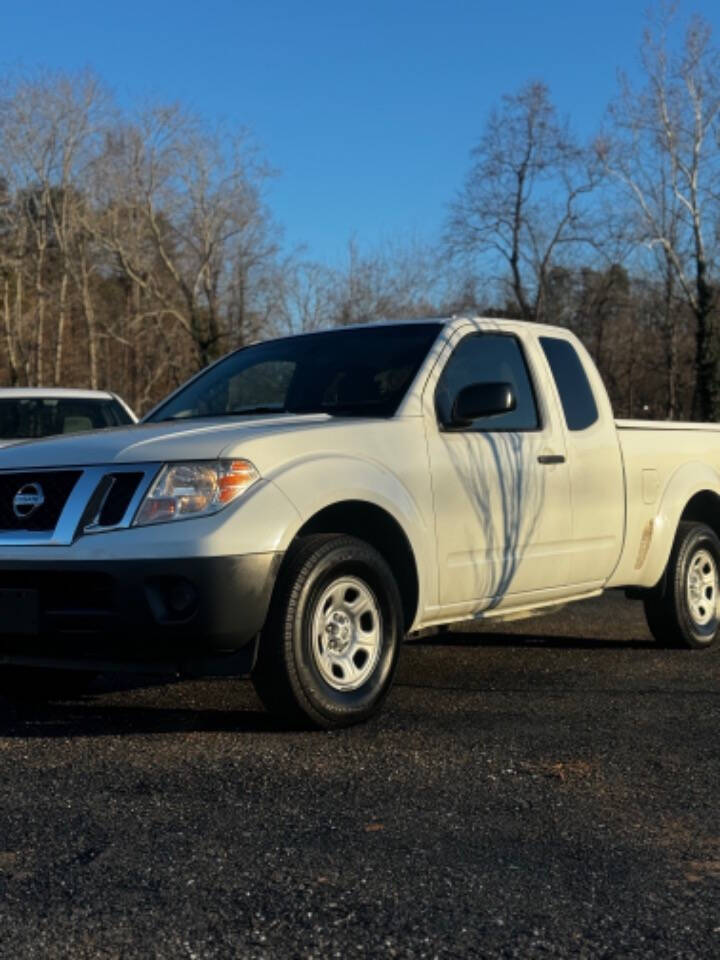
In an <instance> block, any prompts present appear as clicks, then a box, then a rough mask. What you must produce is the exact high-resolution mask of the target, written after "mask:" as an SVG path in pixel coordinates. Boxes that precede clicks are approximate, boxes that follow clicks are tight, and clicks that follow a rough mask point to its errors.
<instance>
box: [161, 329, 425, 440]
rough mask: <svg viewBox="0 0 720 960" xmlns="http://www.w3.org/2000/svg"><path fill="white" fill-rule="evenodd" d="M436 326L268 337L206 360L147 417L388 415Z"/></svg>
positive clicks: (181, 418)
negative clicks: (192, 377)
mask: <svg viewBox="0 0 720 960" xmlns="http://www.w3.org/2000/svg"><path fill="white" fill-rule="evenodd" d="M440 329H441V324H439V323H408V324H397V325H395V326H386V327H385V326H376V327H353V328H349V329H344V330H342V329H341V330H333V331H330V332H327V333H315V334H310V335H307V336H298V337H285V338H283V339H279V340H268V341H266V342H265V343H259V344H255V345H254V346H251V347H246V348H244V349H242V350H238V351H237V352H235V353H232V354H230V355H229V356H227V357H225V358H224V359H223V360H220V361H219V362H218V363H216V364H215V365H214V366H212V367H209V368H208V369H207V370H206V371H205V372H204V373H202V374H200V376H199V377H197V378H196V379H195V380H191V381H190V383H189V384H188V385H187V386H186V387H185V388H183V389H181V390H180V391H179V392H178V393H176V394H175V395H174V396H172V397H171V398H170V399H169V400H168V401H167V403H164V404H163V405H162V406H161V407H159V408H158V409H157V410H155V412H154V413H152V414H151V415H150V416H149V417H148V418H147V419H148V421H151V422H152V421H158V420H184V419H188V418H193V417H224V416H242V415H251V414H273V413H276V414H280V413H327V414H332V415H336V416H344V417H391V416H392V415H393V414H394V413H395V411H396V410H397V408H398V406H399V404H400V401H401V400H402V398H403V396H404V395H405V392H406V391H407V389H408V387H409V386H410V383H411V382H412V380H413V378H414V377H415V374H416V373H417V371H418V369H419V368H420V364H421V363H422V362H423V360H424V359H425V357H426V356H427V353H428V351H429V349H430V347H431V345H432V343H433V342H434V340H435V338H436V337H437V335H438V332H439V331H440Z"/></svg>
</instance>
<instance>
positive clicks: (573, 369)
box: [540, 337, 598, 431]
mask: <svg viewBox="0 0 720 960" xmlns="http://www.w3.org/2000/svg"><path fill="white" fill-rule="evenodd" d="M540 346H541V347H542V349H543V352H544V354H545V357H546V359H547V362H548V365H549V367H550V372H551V373H552V375H553V379H554V380H555V386H556V387H557V391H558V394H559V396H560V403H561V404H562V408H563V414H564V416H565V423H566V424H567V428H568V430H572V431H578V430H587V428H588V427H591V426H592V425H593V424H594V423H596V422H597V419H598V408H597V404H596V402H595V397H594V395H593V392H592V387H591V386H590V381H589V380H588V378H587V374H586V373H585V368H584V366H583V364H582V361H581V359H580V357H579V356H578V355H577V351H576V350H575V348H574V347H573V345H572V344H571V343H570V341H569V340H562V339H561V338H559V337H540Z"/></svg>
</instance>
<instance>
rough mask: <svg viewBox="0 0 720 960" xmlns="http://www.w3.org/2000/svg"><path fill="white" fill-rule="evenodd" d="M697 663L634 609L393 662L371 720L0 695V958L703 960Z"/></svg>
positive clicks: (455, 639)
mask: <svg viewBox="0 0 720 960" xmlns="http://www.w3.org/2000/svg"><path fill="white" fill-rule="evenodd" d="M719 666H720V647H718V648H717V649H712V650H710V651H702V652H699V653H697V652H692V653H691V652H683V651H666V650H659V649H657V648H656V647H655V646H654V644H653V643H652V642H651V641H650V639H649V635H648V633H647V631H646V628H645V625H644V621H643V619H642V610H641V607H640V606H639V604H637V603H633V602H631V601H626V600H624V598H622V597H619V596H618V597H615V596H612V597H609V598H605V599H603V600H601V601H589V602H587V603H584V604H578V605H576V606H574V607H568V608H567V609H566V610H565V611H563V612H561V613H559V614H556V615H553V616H552V617H547V618H544V619H539V620H532V621H529V620H528V621H523V622H518V623H515V624H512V625H505V626H503V625H498V626H496V627H495V628H493V629H492V630H491V631H489V628H487V627H484V628H483V632H479V631H473V632H462V631H454V632H450V633H448V634H445V635H439V636H436V637H431V638H426V639H424V640H421V641H418V642H413V643H410V644H408V645H407V646H406V647H405V648H404V650H403V654H402V660H401V666H400V669H399V675H398V679H397V683H396V686H395V688H394V690H393V692H392V694H391V696H390V698H389V699H388V701H387V703H386V705H385V707H384V709H383V710H382V712H381V713H380V714H379V715H378V716H377V717H376V718H374V719H373V720H372V721H371V722H370V723H368V724H366V725H364V726H360V727H355V728H352V729H349V730H343V731H340V732H333V733H307V732H293V731H288V730H284V729H283V728H282V727H281V726H279V725H278V724H277V723H275V722H273V721H272V720H271V719H270V718H269V717H268V716H267V715H266V714H265V713H264V712H263V711H262V709H261V707H260V705H259V702H258V701H257V699H256V698H255V695H254V692H253V690H252V687H251V686H250V684H249V683H248V682H247V681H236V680H225V679H223V680H209V681H201V682H192V683H182V684H178V683H169V682H168V683H164V682H157V681H150V680H148V681H143V680H142V679H136V680H134V681H128V680H127V679H124V678H121V677H106V678H101V679H100V680H99V681H98V682H97V684H96V685H95V687H94V688H93V690H92V692H91V693H90V694H89V695H87V696H85V697H83V698H82V699H80V700H77V701H73V702H67V703H63V704H57V705H53V706H49V707H43V708H29V707H24V708H22V709H19V708H16V707H13V706H11V705H10V704H8V703H6V702H4V701H2V702H0V797H1V799H2V815H1V817H0V957H2V958H12V960H24V958H35V957H37V958H43V960H51V958H60V957H62V958H72V960H82V958H98V957H102V958H106V957H107V958H111V957H112V958H115V957H117V958H135V957H158V958H183V957H187V958H215V957H218V958H245V957H248V958H286V957H287V958H295V957H297V958H311V957H312V958H330V957H339V958H343V960H344V958H353V957H372V958H385V957H407V958H425V957H427V958H431V957H442V958H451V957H473V958H485V957H487V958H495V957H518V958H522V960H528V958H536V957H537V958H546V957H573V958H575V957H578V958H596V957H607V958H635V957H638V958H639V957H644V958H652V960H657V958H664V957H667V958H695V957H697V958H703V960H705V958H715V957H720V812H719V811H720V805H719V804H718V791H719V789H720V777H719V774H720V736H719V733H720V670H719V669H718V668H719Z"/></svg>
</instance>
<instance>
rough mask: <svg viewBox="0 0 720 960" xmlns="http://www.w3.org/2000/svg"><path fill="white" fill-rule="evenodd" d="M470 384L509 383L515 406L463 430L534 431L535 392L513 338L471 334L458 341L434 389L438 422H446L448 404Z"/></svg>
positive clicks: (482, 419)
mask: <svg viewBox="0 0 720 960" xmlns="http://www.w3.org/2000/svg"><path fill="white" fill-rule="evenodd" d="M471 383H509V384H510V386H511V387H512V390H513V393H514V395H515V403H516V406H515V409H514V410H510V411H509V412H508V413H502V414H499V415H497V416H492V417H480V418H478V419H477V420H474V421H473V423H472V425H471V426H469V427H467V428H466V429H467V430H470V431H471V430H475V431H490V430H493V431H494V430H505V431H510V430H537V429H538V427H539V425H540V424H539V418H538V412H537V404H536V402H535V394H534V392H533V388H532V384H531V382H530V375H529V373H528V369H527V365H526V363H525V358H524V356H523V353H522V349H521V347H520V344H519V343H518V341H517V338H516V337H514V336H512V335H511V334H505V333H475V334H470V335H469V336H467V337H465V339H464V340H461V341H460V343H459V344H458V345H457V347H455V351H454V352H453V354H452V356H451V357H450V359H449V360H448V362H447V364H446V365H445V369H444V370H443V372H442V374H441V375H440V380H439V381H438V385H437V389H436V391H435V407H436V410H437V415H438V419H439V420H440V423H442V424H447V423H449V422H450V415H451V411H452V405H453V402H454V400H455V397H457V395H458V393H459V392H460V390H462V389H463V387H467V386H469V385H470V384H471Z"/></svg>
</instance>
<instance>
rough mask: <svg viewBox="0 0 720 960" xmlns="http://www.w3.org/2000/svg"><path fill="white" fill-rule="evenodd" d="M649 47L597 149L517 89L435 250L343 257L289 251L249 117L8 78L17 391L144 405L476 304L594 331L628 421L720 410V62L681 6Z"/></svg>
mask: <svg viewBox="0 0 720 960" xmlns="http://www.w3.org/2000/svg"><path fill="white" fill-rule="evenodd" d="M640 55H641V57H642V65H643V76H642V78H641V80H640V81H638V82H636V83H632V84H631V83H630V82H629V81H628V80H626V79H623V78H622V77H620V79H619V81H618V89H617V91H616V94H615V96H614V98H613V99H612V102H611V103H610V104H609V105H608V110H607V113H606V116H605V118H604V120H603V123H602V127H601V128H600V129H598V130H597V131H596V132H595V134H594V135H593V136H592V137H590V138H587V139H586V140H584V141H583V140H581V139H579V138H578V137H577V136H576V135H575V134H574V133H573V123H572V118H569V119H565V118H563V117H562V116H560V115H559V113H558V111H557V110H556V108H555V106H554V103H553V100H552V98H551V94H550V92H549V91H548V89H547V88H546V86H545V85H544V84H543V83H542V82H541V81H539V80H538V81H531V82H528V83H526V84H525V85H523V86H520V87H519V88H518V89H517V90H516V91H514V92H510V93H508V94H507V95H506V96H504V97H503V98H502V100H501V101H500V102H499V103H498V105H497V107H496V109H495V110H494V112H493V113H492V114H491V115H490V116H489V117H488V118H486V119H485V121H484V122H483V119H482V117H480V118H479V119H478V121H477V125H478V137H477V140H476V146H475V148H474V150H473V152H472V155H471V157H470V158H469V162H468V172H467V176H466V179H465V182H464V183H462V184H454V183H448V184H447V197H448V208H447V219H446V224H445V230H444V233H443V236H442V238H439V239H438V241H437V244H435V245H430V244H426V243H419V242H414V241H411V240H408V239H404V238H399V239H398V240H396V241H395V242H394V243H393V244H389V245H386V246H384V247H383V248H382V249H375V250H367V249H363V248H361V247H359V246H358V245H356V244H355V243H353V242H352V241H349V242H348V248H347V257H346V260H345V263H344V265H343V266H341V267H336V266H334V267H329V266H327V265H324V264H321V263H313V262H308V261H307V260H306V259H305V258H304V257H303V255H302V252H297V251H287V250H286V249H285V248H284V246H283V242H282V225H281V224H278V223H277V222H276V221H275V219H274V217H273V214H272V211H271V209H269V207H268V204H267V200H266V195H267V194H266V187H267V183H268V178H269V177H271V176H273V175H274V174H273V171H272V170H271V168H270V165H271V163H272V158H267V159H266V158H264V157H263V156H261V155H260V154H259V153H258V151H257V150H256V149H255V147H254V145H253V140H252V136H251V134H249V133H247V132H246V131H242V130H233V129H228V128H220V127H214V126H213V125H212V124H211V123H210V122H208V121H206V120H205V119H204V118H202V117H197V116H194V115H192V113H191V112H190V111H188V110H186V109H185V108H184V107H183V106H182V105H177V104H157V103H153V104H151V105H146V104H144V105H139V106H135V107H130V108H127V107H121V106H120V105H119V104H118V102H117V101H116V100H115V98H114V97H113V95H112V92H111V91H109V90H107V89H106V88H105V87H104V85H103V83H102V81H101V79H100V78H99V77H98V76H96V75H94V74H92V73H82V74H73V75H58V74H50V73H42V72H37V71H36V72H32V73H13V74H10V75H6V76H5V77H3V78H0V338H1V342H2V349H1V351H0V382H2V383H5V384H17V385H25V384H29V385H35V384H41V385H50V384H62V385H70V386H93V387H108V388H110V389H113V390H116V391H117V392H119V393H121V394H122V395H123V396H124V397H125V398H126V399H127V400H128V401H129V402H130V403H131V404H132V405H133V406H134V407H135V408H136V409H137V410H138V411H143V410H146V409H147V408H148V407H149V406H150V405H151V404H152V403H153V402H154V401H155V400H157V399H159V398H160V397H161V396H162V395H163V394H165V393H166V392H167V391H168V390H169V389H171V388H172V387H174V386H176V385H177V384H178V383H180V382H181V381H182V380H184V379H185V378H186V377H187V376H189V375H190V374H191V373H193V372H194V371H195V370H197V369H198V368H199V367H201V366H203V365H204V364H206V363H207V362H209V361H210V360H212V359H213V358H215V357H216V356H218V355H220V354H222V353H224V352H226V351H228V350H230V349H232V348H233V347H236V346H238V345H242V344H244V343H248V342H250V341H252V340H255V339H257V338H259V337H264V336H271V335H277V334H281V333H284V332H291V331H300V330H309V329H315V328H318V327H324V326H329V325H333V324H345V323H351V322H358V321H365V320H372V319H376V318H380V317H387V316H418V315H429V314H447V313H453V312H459V311H468V310H473V311H480V312H482V313H485V314H488V313H489V314H490V315H495V316H510V317H523V318H526V319H531V320H538V321H545V322H549V323H559V324H562V325H565V326H568V327H570V328H572V329H573V330H575V331H576V332H577V333H578V334H580V336H581V337H582V338H583V340H584V341H585V343H586V344H587V345H588V347H589V348H590V350H591V352H592V353H593V355H594V357H595V359H596V361H597V363H598V364H599V366H600V368H601V371H602V373H603V375H604V377H605V379H606V382H607V384H608V387H609V389H610V392H611V395H612V399H613V402H614V404H615V408H616V411H617V413H618V414H619V415H622V416H649V417H656V418H665V417H670V418H687V417H689V416H693V417H696V418H698V419H710V420H717V419H720V380H719V375H718V332H717V327H718V300H717V282H718V269H719V268H720V264H719V263H718V256H717V250H718V241H719V240H720V53H719V50H718V47H717V46H716V45H715V44H714V41H713V39H712V37H711V35H710V30H709V27H708V25H707V24H706V23H704V22H703V21H702V20H700V19H695V20H693V21H692V22H691V23H690V26H689V28H688V29H687V31H686V32H685V33H684V35H680V30H679V28H678V27H677V25H676V22H675V21H674V20H673V18H672V17H671V16H664V15H663V16H660V17H656V18H655V19H654V20H652V21H649V23H648V29H647V33H646V35H645V37H644V38H642V40H641V44H640ZM381 176H382V170H378V177H381ZM418 205H419V207H421V205H422V198H418ZM351 231H352V225H351V224H349V225H348V232H349V234H350V235H351Z"/></svg>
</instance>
